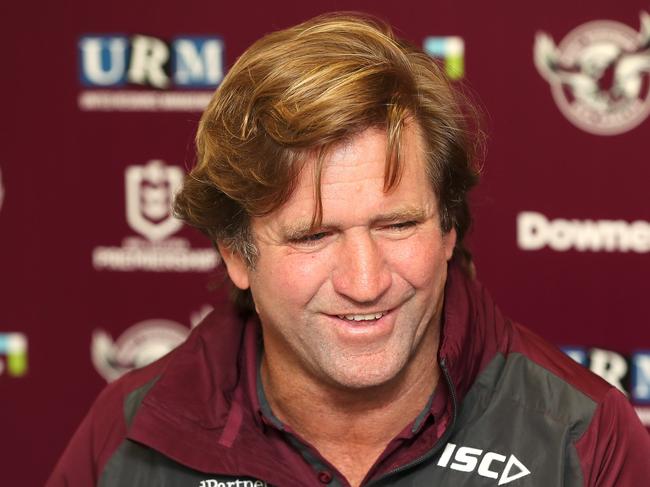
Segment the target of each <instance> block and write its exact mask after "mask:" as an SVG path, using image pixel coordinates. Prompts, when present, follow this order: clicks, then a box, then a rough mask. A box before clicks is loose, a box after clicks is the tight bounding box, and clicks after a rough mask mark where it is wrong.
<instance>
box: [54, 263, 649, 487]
mask: <svg viewBox="0 0 650 487" xmlns="http://www.w3.org/2000/svg"><path fill="white" fill-rule="evenodd" d="M441 334H442V336H441V342H440V347H439V350H438V354H437V360H438V363H439V365H440V368H441V372H442V374H441V377H442V379H441V380H440V382H439V384H438V387H437V388H436V391H435V393H434V394H433V395H432V397H431V400H430V401H429V404H428V405H427V407H426V408H425V410H424V411H423V412H422V413H421V414H420V415H419V416H418V417H417V418H415V420H414V421H413V422H412V423H411V424H409V425H408V426H407V427H406V428H405V430H404V431H403V432H402V434H400V435H399V436H398V437H397V438H395V440H393V441H392V442H391V443H390V444H389V445H388V446H387V448H386V451H385V452H384V454H383V455H382V456H381V457H380V458H379V459H378V460H377V462H376V463H375V465H374V466H373V467H372V469H371V470H370V471H369V472H368V475H367V477H366V479H365V480H364V482H363V485H368V486H371V485H372V486H377V487H379V486H389V485H391V486H400V487H401V486H432V485H436V486H453V487H460V486H486V487H487V486H495V487H496V486H501V485H510V486H512V487H527V486H542V487H549V486H570V487H578V486H598V487H608V486H617V487H625V486H635V487H637V486H642V485H648V484H650V480H649V479H650V461H648V460H649V458H650V439H649V436H648V433H647V431H646V430H645V428H644V427H643V426H642V425H641V423H640V421H639V419H638V417H637V416H636V413H635V412H634V410H633V409H632V407H631V406H630V405H629V403H628V401H627V399H626V398H625V396H624V395H623V394H621V393H620V392H619V391H618V390H616V389H615V388H614V387H612V386H610V385H609V384H608V383H606V382H605V381H603V380H602V379H600V378H599V377H597V376H596V375H594V374H592V373H591V372H589V371H588V370H587V369H585V368H583V367H582V366H580V365H578V364H576V363H575V362H573V361H572V360H571V359H570V358H568V357H567V356H565V354H563V353H562V352H561V351H560V350H558V349H556V348H555V347H554V346H552V345H550V344H549V343H547V342H546V341H544V340H543V339H541V338H540V337H539V336H537V335H535V334H534V333H532V332H531V331H529V330H528V329H526V328H524V327H522V326H521V325H519V324H517V323H514V322H512V321H510V320H508V319H506V318H505V317H504V316H503V315H502V314H501V312H500V311H499V309H498V308H497V307H496V306H495V305H494V303H493V301H492V300H491V298H490V297H489V295H488V294H487V292H486V290H485V289H484V288H483V287H482V286H481V285H480V284H479V283H478V282H477V281H476V280H474V279H471V278H469V277H467V276H466V275H465V273H464V272H463V271H462V270H461V269H460V268H459V267H458V266H457V265H456V264H453V263H452V264H451V265H450V268H449V273H448V278H447V283H446V287H445V304H444V311H443V324H442V329H441ZM260 346H261V338H260V330H259V323H258V322H257V321H256V319H251V320H248V321H247V322H242V320H241V319H239V318H237V315H236V314H234V313H231V312H230V311H229V310H228V309H227V308H222V309H219V310H217V311H215V312H213V313H212V314H211V315H210V316H209V317H208V318H206V320H205V321H204V322H203V323H202V324H201V325H199V326H198V327H197V328H195V329H194V330H193V332H192V334H191V335H190V337H189V338H188V339H187V341H186V342H185V343H183V344H182V345H181V346H179V347H178V348H176V349H175V350H174V351H172V352H170V353H169V354H168V355H166V356H165V357H163V358H162V359H160V360H158V361H157V362H154V363H153V364H151V365H149V366H147V367H144V368H142V369H139V370H135V371H133V372H130V373H129V374H127V375H125V376H123V377H122V378H120V379H119V380H117V381H116V382H113V383H111V384H109V385H108V387H107V388H106V389H105V390H104V391H103V392H102V393H101V394H100V396H99V397H98V399H97V400H96V402H95V403H94V405H93V406H92V408H91V409H90V411H89V413H88V415H87V416H86V418H85V419H84V420H83V422H82V423H81V425H80V427H79V428H78V430H77V431H76V433H75V434H74V436H73V438H72V440H71V441H70V443H69V445H68V447H67V448H66V450H65V452H64V453H63V455H62V457H61V459H60V460H59V462H58V464H57V466H56V468H55V470H54V472H53V473H52V475H51V477H50V479H49V481H48V483H47V484H46V485H47V487H62V486H68V487H78V486H90V485H98V486H101V487H117V486H120V487H124V486H129V487H145V486H146V487H149V486H157V487H161V486H164V487H177V486H178V487H180V486H194V487H262V486H266V485H273V486H281V487H291V486H303V487H304V486H323V485H328V486H338V485H348V484H347V481H346V480H345V478H343V477H342V476H341V475H340V474H339V473H338V472H337V471H336V468H335V467H334V466H332V465H330V464H329V463H328V462H327V460H325V459H324V458H322V457H321V456H320V455H319V453H318V452H317V451H316V450H315V449H314V448H313V447H311V446H310V445H309V444H308V443H307V442H305V441H303V440H302V439H300V438H298V437H297V436H296V435H295V434H293V432H292V431H291V430H290V428H288V427H287V426H285V425H283V424H282V423H281V422H280V421H279V420H278V419H277V418H275V416H274V415H273V413H272V411H271V410H270V408H269V406H268V403H267V402H266V399H265V397H264V391H263V389H262V387H261V386H260V383H261V382H260V381H259V380H258V370H259V355H260ZM432 354H433V352H432ZM432 359H433V357H432ZM314 420H317V418H315V419H314Z"/></svg>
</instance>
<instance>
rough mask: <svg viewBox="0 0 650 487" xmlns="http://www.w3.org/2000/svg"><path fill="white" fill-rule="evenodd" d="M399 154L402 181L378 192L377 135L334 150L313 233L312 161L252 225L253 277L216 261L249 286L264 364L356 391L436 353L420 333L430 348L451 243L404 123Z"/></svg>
mask: <svg viewBox="0 0 650 487" xmlns="http://www.w3.org/2000/svg"><path fill="white" fill-rule="evenodd" d="M403 149H404V150H403V156H402V157H403V162H404V172H403V175H402V179H401V182H400V184H399V185H398V186H397V187H396V188H394V190H393V191H391V192H389V193H385V192H384V190H383V187H384V168H385V158H386V133H385V131H382V130H379V129H368V130H366V131H364V132H362V133H361V134H359V135H357V136H356V137H354V138H353V139H351V140H350V141H349V142H347V143H345V144H341V145H339V146H337V147H335V148H334V149H333V150H332V151H331V152H330V153H329V154H328V156H327V157H326V159H325V164H324V166H323V173H322V204H323V222H322V225H321V227H320V228H318V229H316V230H314V231H310V230H309V226H310V222H311V219H312V215H313V214H314V208H315V197H314V186H313V184H314V178H313V166H314V164H313V162H314V160H315V157H313V158H312V160H308V161H307V164H306V165H305V170H304V171H303V172H302V174H301V175H300V178H299V182H298V185H297V188H296V190H295V192H294V193H293V195H292V196H291V198H290V199H289V201H288V202H287V203H286V204H285V205H283V206H282V207H281V208H279V209H278V210H276V211H275V212H273V213H271V214H269V215H268V216H265V217H261V218H253V220H252V225H251V228H252V233H253V236H254V239H255V243H256V245H257V247H258V250H259V258H258V260H257V263H256V266H255V268H254V269H250V268H247V267H246V266H245V264H244V262H243V260H242V259H241V258H239V257H237V256H233V255H232V254H230V255H227V253H226V254H224V258H225V260H226V263H227V264H228V270H229V273H230V275H231V277H232V278H233V281H234V282H235V284H236V285H238V286H239V287H240V288H246V287H248V286H250V288H251V291H252V294H253V298H254V300H255V305H256V308H257V311H258V314H259V316H260V319H261V322H262V328H263V333H264V346H265V353H266V357H267V359H268V360H269V361H270V360H276V361H278V360H279V361H282V364H281V365H286V366H289V367H288V368H289V369H290V370H298V371H300V372H303V373H305V374H307V375H308V376H310V377H312V378H315V379H316V380H317V381H320V382H322V383H327V384H329V385H330V386H332V385H334V386H337V387H344V388H362V387H370V386H376V385H380V384H383V383H386V382H387V381H389V380H391V379H392V378H394V377H396V376H397V375H398V373H399V372H400V371H401V370H403V369H404V368H405V367H406V366H407V365H408V364H409V363H410V362H411V361H412V360H413V359H414V358H415V357H416V356H417V355H418V354H426V356H427V357H429V358H428V359H427V361H428V363H429V364H430V363H431V362H432V361H433V360H435V358H434V357H435V353H436V350H431V349H426V350H423V349H422V348H424V347H418V344H419V343H420V342H421V341H422V339H423V337H425V336H426V335H427V334H428V335H429V336H433V334H435V336H436V339H437V334H438V327H439V320H440V311H441V308H442V300H443V290H444V284H445V280H446V276H447V261H448V260H449V259H450V258H451V255H452V251H453V248H454V244H455V239H456V234H455V232H454V231H453V230H452V231H451V232H449V233H447V234H444V235H443V233H442V231H441V229H440V223H439V221H440V219H439V215H438V208H437V203H436V196H435V194H434V192H433V190H432V188H431V185H430V182H429V180H428V178H427V177H426V175H425V161H424V150H423V142H422V140H421V137H420V135H419V133H418V131H417V129H416V126H415V124H413V123H411V124H409V125H408V126H407V128H406V130H405V133H404V138H403ZM435 343H437V341H436V342H435Z"/></svg>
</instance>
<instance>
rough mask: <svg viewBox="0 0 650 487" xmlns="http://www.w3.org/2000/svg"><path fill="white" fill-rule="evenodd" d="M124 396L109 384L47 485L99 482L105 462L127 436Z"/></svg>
mask: <svg viewBox="0 0 650 487" xmlns="http://www.w3.org/2000/svg"><path fill="white" fill-rule="evenodd" d="M123 410H124V407H123V397H122V395H121V394H120V393H118V391H116V390H115V388H114V387H111V386H109V387H107V388H106V389H105V390H104V391H103V392H102V393H101V394H100V395H99V397H98V398H97V400H96V401H95V403H94V404H93V406H92V407H91V408H90V411H89V412H88V414H87V415H86V417H85V418H84V419H83V421H82V422H81V424H80V425H79V427H78V428H77V431H76V432H75V433H74V435H73V436H72V439H71V440H70V442H69V443H68V446H67V447H66V449H65V450H64V452H63V455H61V458H60V459H59V461H58V463H57V464H56V467H55V468H54V471H53V472H52V474H51V475H50V478H49V479H48V481H47V482H46V483H45V487H90V486H93V485H97V482H98V480H99V476H100V475H101V472H102V470H103V468H104V465H105V464H106V462H107V461H108V459H109V458H110V457H111V455H112V454H113V452H115V450H116V449H117V447H118V446H119V445H120V443H122V441H124V438H125V437H126V423H125V420H124V414H123Z"/></svg>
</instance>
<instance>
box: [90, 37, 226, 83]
mask: <svg viewBox="0 0 650 487" xmlns="http://www.w3.org/2000/svg"><path fill="white" fill-rule="evenodd" d="M223 51H224V47H223V41H222V40H221V39H220V38H218V37H177V38H176V39H174V40H172V42H171V43H169V44H168V43H166V42H165V41H163V40H162V39H158V38H157V37H151V36H144V35H134V36H132V37H127V36H120V35H114V36H85V37H82V38H81V39H80V40H79V45H78V52H79V69H80V78H81V82H82V83H83V84H84V85H86V86H88V87H95V88H115V87H120V86H124V85H126V84H132V85H139V86H148V87H153V88H158V89H166V88H169V87H170V86H171V85H175V86H176V87H187V88H197V87H206V88H214V87H216V86H217V85H218V84H219V83H220V82H221V80H222V79H223V74H224V68H223Z"/></svg>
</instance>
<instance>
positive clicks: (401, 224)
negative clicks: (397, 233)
mask: <svg viewBox="0 0 650 487" xmlns="http://www.w3.org/2000/svg"><path fill="white" fill-rule="evenodd" d="M416 225H417V222H415V221H407V222H397V223H391V224H390V225H386V228H387V229H388V230H406V229H408V228H413V227H414V226H416Z"/></svg>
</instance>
